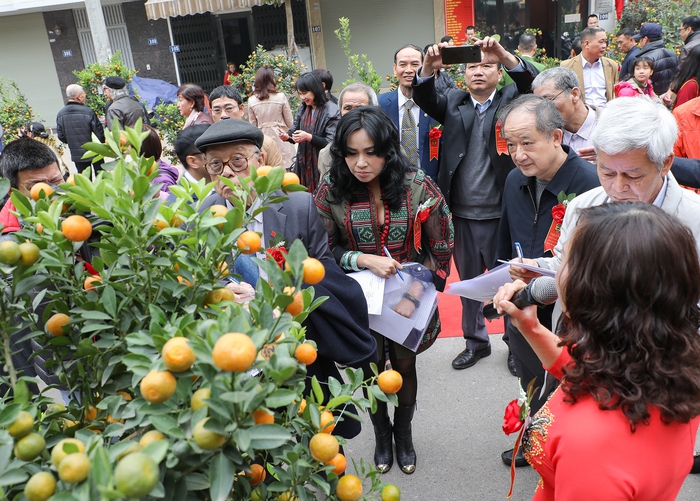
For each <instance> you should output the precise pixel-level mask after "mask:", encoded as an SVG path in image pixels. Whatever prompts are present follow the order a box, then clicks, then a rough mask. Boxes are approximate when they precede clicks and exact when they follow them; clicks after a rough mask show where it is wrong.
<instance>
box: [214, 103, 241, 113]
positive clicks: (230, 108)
mask: <svg viewBox="0 0 700 501" xmlns="http://www.w3.org/2000/svg"><path fill="white" fill-rule="evenodd" d="M237 109H238V108H237V107H236V106H233V105H232V106H226V107H225V108H223V109H222V108H212V109H211V113H212V115H221V112H223V111H225V112H226V114H227V115H231V114H232V113H235V112H236V110H237Z"/></svg>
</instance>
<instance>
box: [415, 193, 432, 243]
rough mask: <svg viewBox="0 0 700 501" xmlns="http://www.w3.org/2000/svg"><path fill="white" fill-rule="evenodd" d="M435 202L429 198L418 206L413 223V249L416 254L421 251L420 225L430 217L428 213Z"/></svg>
mask: <svg viewBox="0 0 700 501" xmlns="http://www.w3.org/2000/svg"><path fill="white" fill-rule="evenodd" d="M437 201H438V199H437V198H429V199H428V200H426V201H425V202H423V203H422V204H420V205H419V206H418V210H417V211H416V217H415V220H414V221H413V247H414V248H415V249H416V252H420V251H421V237H422V224H423V223H425V222H426V221H427V220H428V218H429V217H430V211H431V209H432V208H433V206H434V205H435V204H436V203H437Z"/></svg>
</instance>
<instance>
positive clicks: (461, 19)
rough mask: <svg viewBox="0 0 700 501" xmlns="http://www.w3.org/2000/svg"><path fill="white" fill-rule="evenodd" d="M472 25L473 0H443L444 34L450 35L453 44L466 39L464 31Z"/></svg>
mask: <svg viewBox="0 0 700 501" xmlns="http://www.w3.org/2000/svg"><path fill="white" fill-rule="evenodd" d="M472 25H474V0H445V34H446V35H450V36H451V37H452V39H453V40H454V42H455V45H463V44H464V43H465V42H466V41H467V37H466V35H465V33H464V31H465V30H466V29H467V26H472Z"/></svg>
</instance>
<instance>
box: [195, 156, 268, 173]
mask: <svg viewBox="0 0 700 501" xmlns="http://www.w3.org/2000/svg"><path fill="white" fill-rule="evenodd" d="M255 155H257V153H253V154H252V155H250V156H249V157H241V156H236V157H233V158H231V159H229V160H227V161H226V162H223V161H221V160H219V159H218V158H215V159H214V160H212V161H211V162H207V163H206V164H205V165H204V167H205V168H206V169H207V172H208V173H209V174H211V175H212V176H218V175H219V174H221V173H222V172H223V171H224V167H225V166H228V167H229V169H231V170H232V171H233V172H242V171H244V170H246V169H247V168H248V163H249V160H250V159H251V158H253V157H254V156H255Z"/></svg>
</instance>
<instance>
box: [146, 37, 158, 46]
mask: <svg viewBox="0 0 700 501" xmlns="http://www.w3.org/2000/svg"><path fill="white" fill-rule="evenodd" d="M148 45H158V39H157V38H149V39H148Z"/></svg>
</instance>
